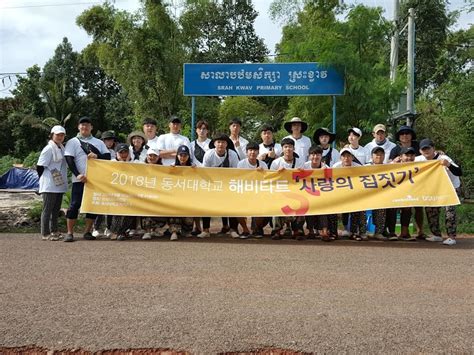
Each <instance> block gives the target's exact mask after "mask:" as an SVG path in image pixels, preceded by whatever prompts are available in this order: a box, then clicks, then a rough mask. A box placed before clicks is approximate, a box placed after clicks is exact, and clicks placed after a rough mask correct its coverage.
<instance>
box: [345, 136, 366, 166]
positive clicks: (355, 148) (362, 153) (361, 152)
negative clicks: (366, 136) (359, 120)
mask: <svg viewBox="0 0 474 355" xmlns="http://www.w3.org/2000/svg"><path fill="white" fill-rule="evenodd" d="M347 133H348V134H349V135H348V137H347V141H348V142H349V144H348V145H347V146H346V147H345V148H347V149H349V150H350V151H351V152H352V155H353V156H354V161H355V162H356V163H358V164H360V165H365V164H367V163H368V162H369V160H370V152H369V151H368V150H367V149H365V147H363V146H361V145H359V140H360V139H361V137H362V131H361V130H360V128H357V127H352V128H349V129H348V130H347Z"/></svg>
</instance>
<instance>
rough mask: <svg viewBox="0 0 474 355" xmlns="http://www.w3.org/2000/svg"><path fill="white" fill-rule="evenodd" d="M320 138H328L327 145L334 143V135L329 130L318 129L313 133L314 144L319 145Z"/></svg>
mask: <svg viewBox="0 0 474 355" xmlns="http://www.w3.org/2000/svg"><path fill="white" fill-rule="evenodd" d="M320 136H329V144H331V143H332V142H334V140H335V139H336V133H333V132H331V131H330V130H329V129H327V128H325V127H322V128H318V129H317V130H316V132H314V135H313V141H314V143H316V144H319V137H320Z"/></svg>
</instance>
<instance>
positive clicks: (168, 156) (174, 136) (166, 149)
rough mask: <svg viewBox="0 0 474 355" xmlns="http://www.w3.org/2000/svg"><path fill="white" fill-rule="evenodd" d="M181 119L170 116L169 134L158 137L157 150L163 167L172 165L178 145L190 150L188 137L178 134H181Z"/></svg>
mask: <svg viewBox="0 0 474 355" xmlns="http://www.w3.org/2000/svg"><path fill="white" fill-rule="evenodd" d="M181 125H182V122H181V119H180V118H179V117H176V116H171V117H170V119H169V128H170V133H166V134H162V135H161V136H159V137H158V142H157V145H158V150H159V151H160V157H161V161H162V163H163V165H167V166H170V165H173V164H174V162H175V160H176V152H177V149H178V147H179V146H180V145H185V146H187V147H188V148H189V150H191V142H190V141H189V139H188V137H185V136H182V135H181V134H179V133H180V132H181Z"/></svg>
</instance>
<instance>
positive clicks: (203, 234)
mask: <svg viewBox="0 0 474 355" xmlns="http://www.w3.org/2000/svg"><path fill="white" fill-rule="evenodd" d="M210 236H211V233H209V232H204V231H203V232H201V233H199V234H198V235H197V236H196V237H198V238H209V237H210Z"/></svg>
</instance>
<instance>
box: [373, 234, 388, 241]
mask: <svg viewBox="0 0 474 355" xmlns="http://www.w3.org/2000/svg"><path fill="white" fill-rule="evenodd" d="M374 239H377V240H382V241H384V242H385V241H387V240H388V238H387V237H386V236H384V235H383V234H380V233H377V234H375V235H374Z"/></svg>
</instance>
